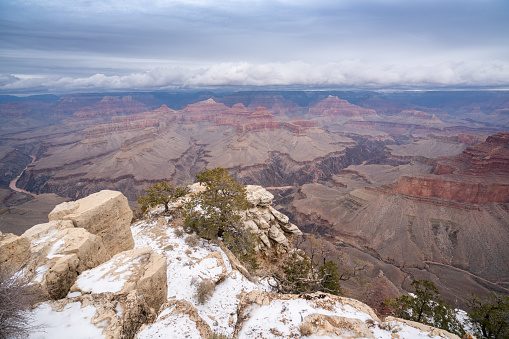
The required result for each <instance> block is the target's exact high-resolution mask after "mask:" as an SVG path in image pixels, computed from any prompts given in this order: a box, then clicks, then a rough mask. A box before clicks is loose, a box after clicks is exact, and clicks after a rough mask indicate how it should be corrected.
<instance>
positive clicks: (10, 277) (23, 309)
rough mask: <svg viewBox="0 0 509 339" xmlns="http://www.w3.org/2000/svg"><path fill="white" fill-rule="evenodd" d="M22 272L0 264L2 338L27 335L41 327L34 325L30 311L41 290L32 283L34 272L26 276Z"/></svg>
mask: <svg viewBox="0 0 509 339" xmlns="http://www.w3.org/2000/svg"><path fill="white" fill-rule="evenodd" d="M22 268H24V269H27V266H26V265H22ZM21 272H22V271H17V272H15V271H13V270H11V269H10V268H9V267H6V266H5V264H4V265H1V266H0V338H21V337H27V336H28V334H29V333H30V332H31V331H33V330H39V329H40V327H34V326H33V325H32V323H33V317H32V314H31V313H30V309H31V307H32V306H33V305H34V304H35V303H36V302H37V301H38V300H39V298H40V291H39V290H38V289H36V288H35V287H34V286H33V285H32V284H31V283H30V281H31V278H33V274H32V275H30V274H29V276H24V275H23V274H22V273H21Z"/></svg>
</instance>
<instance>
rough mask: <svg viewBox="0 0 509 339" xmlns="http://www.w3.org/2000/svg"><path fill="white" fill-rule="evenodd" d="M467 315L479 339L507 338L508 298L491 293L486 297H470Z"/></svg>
mask: <svg viewBox="0 0 509 339" xmlns="http://www.w3.org/2000/svg"><path fill="white" fill-rule="evenodd" d="M469 307H470V308H471V311H470V312H469V313H468V316H469V317H470V320H471V322H472V324H473V325H474V328H475V330H476V335H477V337H479V338H490V339H499V338H509V296H507V295H501V294H497V293H494V292H492V293H491V294H490V295H489V296H488V297H485V298H481V297H479V296H476V295H472V299H471V300H470V302H469Z"/></svg>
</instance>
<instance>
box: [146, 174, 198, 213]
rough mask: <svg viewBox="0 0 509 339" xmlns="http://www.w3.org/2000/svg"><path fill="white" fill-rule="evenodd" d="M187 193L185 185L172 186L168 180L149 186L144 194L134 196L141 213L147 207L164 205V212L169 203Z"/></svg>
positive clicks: (166, 210)
mask: <svg viewBox="0 0 509 339" xmlns="http://www.w3.org/2000/svg"><path fill="white" fill-rule="evenodd" d="M188 193H189V189H188V188H187V187H173V186H172V185H171V184H170V183H169V182H167V181H163V182H159V183H157V184H154V185H152V186H150V187H149V188H148V189H147V191H146V192H145V194H142V195H140V196H139V197H137V198H136V200H137V201H138V206H139V207H140V210H141V212H142V213H145V212H147V210H148V209H149V207H155V206H158V205H164V212H168V208H169V204H170V203H171V202H173V201H175V200H176V199H178V198H180V197H183V196H185V195H186V194H188Z"/></svg>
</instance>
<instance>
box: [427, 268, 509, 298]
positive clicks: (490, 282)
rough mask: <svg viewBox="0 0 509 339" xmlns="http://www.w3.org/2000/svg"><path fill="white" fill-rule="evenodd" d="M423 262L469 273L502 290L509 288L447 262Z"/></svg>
mask: <svg viewBox="0 0 509 339" xmlns="http://www.w3.org/2000/svg"><path fill="white" fill-rule="evenodd" d="M424 262H425V263H426V264H432V265H438V266H443V267H448V268H452V269H454V270H456V271H460V272H463V273H466V274H468V275H470V276H471V277H474V278H476V279H479V280H482V281H484V282H485V283H488V284H490V285H494V286H497V287H498V288H501V289H503V290H506V291H509V289H508V288H505V287H503V286H500V285H499V284H497V283H494V282H492V281H489V280H487V279H484V278H481V277H480V276H478V275H475V274H473V273H470V272H468V271H465V270H462V269H461V268H457V267H454V266H451V265H447V264H442V263H439V262H435V261H424Z"/></svg>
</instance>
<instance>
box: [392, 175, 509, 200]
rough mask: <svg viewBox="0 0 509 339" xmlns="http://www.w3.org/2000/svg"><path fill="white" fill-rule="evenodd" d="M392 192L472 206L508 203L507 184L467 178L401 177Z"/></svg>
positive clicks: (508, 188) (508, 189) (508, 185)
mask: <svg viewBox="0 0 509 339" xmlns="http://www.w3.org/2000/svg"><path fill="white" fill-rule="evenodd" d="M393 192H394V193H402V194H410V195H416V196H420V197H426V198H431V197H434V198H440V199H447V200H453V201H457V202H462V203H472V204H486V203H489V202H501V203H505V202H509V183H499V182H490V181H486V180H483V179H482V178H475V177H469V176H463V177H462V176H454V177H446V176H438V175H437V176H433V175H429V176H419V177H409V176H402V177H400V178H399V179H398V180H397V182H396V184H395V186H394V188H393Z"/></svg>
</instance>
